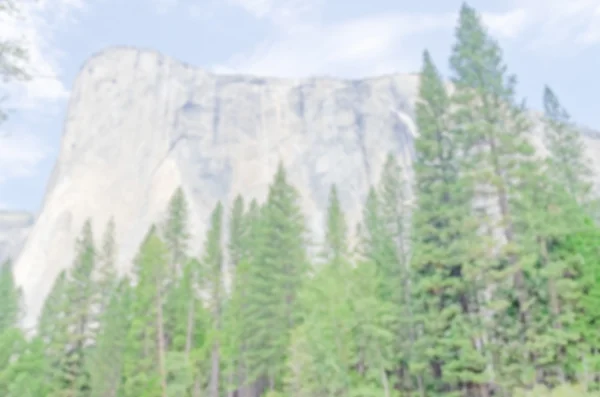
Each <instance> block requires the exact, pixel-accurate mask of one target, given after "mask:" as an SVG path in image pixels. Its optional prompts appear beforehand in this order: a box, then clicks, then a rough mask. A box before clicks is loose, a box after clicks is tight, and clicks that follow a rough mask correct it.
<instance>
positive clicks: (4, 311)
mask: <svg viewBox="0 0 600 397" xmlns="http://www.w3.org/2000/svg"><path fill="white" fill-rule="evenodd" d="M20 315H21V292H20V291H19V289H18V288H17V286H16V285H15V281H14V278H13V273H12V264H11V262H10V261H7V262H5V263H4V264H3V265H1V266H0V334H1V333H3V332H4V331H6V330H8V329H10V328H13V327H16V326H17V325H18V322H19V320H20Z"/></svg>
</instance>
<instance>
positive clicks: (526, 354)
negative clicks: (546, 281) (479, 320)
mask: <svg viewBox="0 0 600 397" xmlns="http://www.w3.org/2000/svg"><path fill="white" fill-rule="evenodd" d="M450 66H451V70H452V82H453V84H454V86H455V88H456V90H455V92H454V94H453V116H454V117H453V128H455V129H456V130H457V133H458V136H459V139H460V141H461V142H462V145H461V146H462V147H461V153H464V155H463V160H464V161H463V164H464V166H465V172H464V175H465V176H468V178H469V179H470V180H471V181H472V184H473V186H474V187H475V189H476V190H475V196H474V201H473V202H474V204H475V205H476V206H477V207H478V208H477V209H478V211H479V213H478V218H479V220H480V232H481V233H485V234H487V235H488V236H489V238H490V242H491V243H490V244H486V245H488V248H487V250H488V252H484V255H483V256H482V257H486V262H487V264H488V266H489V265H491V266H492V267H491V269H493V271H490V272H488V277H489V284H488V287H487V289H486V291H485V292H486V295H487V297H485V299H484V297H483V296H480V297H478V299H479V300H481V301H482V303H483V304H484V305H485V306H486V307H488V308H490V311H489V312H488V313H487V314H485V313H484V318H485V319H489V318H491V316H495V317H496V318H497V321H496V324H494V325H493V328H494V329H495V332H494V333H495V334H496V335H494V336H493V338H492V337H491V336H490V338H491V339H490V341H489V343H488V346H487V348H488V350H490V351H494V350H495V354H496V358H497V359H498V360H501V361H503V364H502V367H503V371H504V373H503V374H502V377H503V380H502V381H501V382H499V383H498V384H502V386H503V387H504V389H505V390H507V391H508V390H509V389H510V388H512V387H514V386H516V385H520V384H523V383H525V384H530V383H531V382H532V381H533V377H534V376H535V375H534V361H535V360H534V357H533V355H532V354H531V351H530V348H531V344H533V343H534V339H535V338H536V335H535V334H534V333H533V332H531V331H532V328H531V327H530V326H531V325H532V323H533V321H534V320H533V318H532V313H530V312H529V309H530V308H531V307H532V306H531V305H532V303H531V300H532V299H533V295H532V294H531V291H529V288H528V285H527V277H528V274H529V273H530V272H531V271H533V269H532V267H533V265H534V263H533V262H532V261H531V260H530V256H531V255H533V254H534V253H533V252H530V249H531V247H533V245H532V244H531V241H532V240H534V239H535V236H534V235H533V234H531V233H529V232H528V231H527V230H526V229H527V227H522V224H521V225H518V223H520V222H521V223H522V222H523V221H524V220H525V214H523V213H520V212H519V208H526V207H527V206H528V205H527V201H528V200H529V199H530V197H531V190H532V189H533V188H534V186H533V185H532V181H534V180H536V179H537V177H538V175H537V174H538V172H539V170H540V164H539V162H538V160H537V158H536V157H535V151H534V149H533V147H532V146H531V142H530V141H529V129H530V123H529V121H528V119H527V117H526V114H525V109H524V106H523V104H519V103H517V100H516V95H515V88H516V77H515V76H513V75H509V74H508V73H507V67H506V65H505V64H504V61H503V59H502V51H501V49H500V47H499V46H498V43H497V42H496V41H495V40H494V39H492V38H491V37H490V36H489V34H488V33H487V31H486V29H485V28H484V27H483V26H482V24H481V20H480V17H479V15H478V14H477V13H476V11H475V10H474V9H473V8H471V7H469V6H467V5H466V4H464V5H463V6H462V8H461V11H460V17H459V24H458V27H457V29H456V44H455V46H454V47H453V50H452V55H451V58H450ZM536 254H537V253H536ZM508 278H510V279H511V283H512V287H511V288H507V286H506V284H505V283H502V287H500V286H498V288H497V287H496V285H497V283H498V282H499V281H500V280H506V279H508ZM492 307H506V308H507V309H508V310H506V311H504V313H502V314H500V313H498V309H494V310H491V308H492ZM513 312H514V313H515V314H514V315H513ZM486 321H487V320H486ZM490 325H491V324H490ZM492 339H493V340H494V341H496V342H494V343H496V345H495V346H494V345H493V344H492V341H491V340H492ZM515 340H518V341H519V342H518V343H517V342H515ZM509 341H512V342H510V343H509ZM500 356H502V358H500Z"/></svg>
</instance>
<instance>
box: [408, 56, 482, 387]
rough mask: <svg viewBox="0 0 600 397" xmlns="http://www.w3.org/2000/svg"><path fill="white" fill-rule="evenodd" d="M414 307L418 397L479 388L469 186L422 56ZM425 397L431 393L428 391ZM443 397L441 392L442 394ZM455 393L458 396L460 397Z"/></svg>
mask: <svg viewBox="0 0 600 397" xmlns="http://www.w3.org/2000/svg"><path fill="white" fill-rule="evenodd" d="M416 121H417V125H418V128H419V137H418V138H417V139H416V141H415V148H416V151H417V159H416V162H415V164H414V172H415V195H416V206H415V211H414V214H413V230H412V235H413V237H412V241H413V250H412V251H413V257H412V261H411V268H412V271H413V274H412V275H411V278H412V280H413V291H412V295H413V305H414V310H415V316H416V317H415V321H416V324H419V328H420V329H421V333H420V335H419V338H418V340H417V342H416V343H415V346H414V348H415V352H414V354H413V357H411V359H410V366H411V370H412V372H413V373H414V374H415V375H417V380H418V387H419V389H420V394H421V395H423V394H424V393H425V390H424V387H425V386H427V387H428V388H429V389H430V393H431V394H432V395H441V394H443V393H447V395H455V394H457V393H462V392H463V389H467V390H469V389H474V390H472V391H470V392H471V393H473V392H476V389H477V388H480V389H481V392H480V395H482V396H483V395H485V386H484V385H482V381H483V379H482V378H481V375H482V374H483V372H484V370H485V363H483V362H482V352H481V351H476V350H475V346H476V345H477V344H478V342H479V341H478V340H476V332H477V331H476V329H474V325H475V324H473V323H472V321H471V320H470V316H471V314H472V312H473V311H474V310H477V308H475V307H473V306H474V304H475V302H476V300H475V299H474V294H475V293H476V289H475V287H476V286H477V284H478V281H477V274H476V269H475V266H476V263H475V258H476V257H477V252H476V251H473V248H472V247H474V246H475V247H476V246H477V244H478V240H477V238H476V236H475V230H474V227H473V225H472V224H471V223H470V220H471V217H470V213H471V208H470V205H469V200H470V194H471V192H470V186H469V184H468V182H467V181H465V180H464V179H463V177H462V173H461V171H462V169H461V161H460V157H459V153H460V150H459V144H460V142H459V141H458V140H457V137H456V136H455V135H454V131H453V128H452V124H451V120H450V98H449V96H448V94H447V93H446V89H445V87H444V83H443V81H442V78H441V76H440V75H439V73H438V71H437V69H436V68H435V66H434V64H433V61H432V59H431V57H430V55H429V53H428V52H427V51H425V53H424V54H423V69H422V72H421V85H420V90H419V101H418V103H417V107H416ZM428 395H429V394H428ZM444 395H446V394H444ZM459 395H460V394H459Z"/></svg>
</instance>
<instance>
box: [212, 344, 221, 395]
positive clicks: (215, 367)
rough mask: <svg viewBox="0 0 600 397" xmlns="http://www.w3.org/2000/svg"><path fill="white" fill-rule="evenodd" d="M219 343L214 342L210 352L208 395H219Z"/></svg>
mask: <svg viewBox="0 0 600 397" xmlns="http://www.w3.org/2000/svg"><path fill="white" fill-rule="evenodd" d="M219 356H220V355H219V343H218V342H216V343H215V345H214V346H213V349H212V353H211V369H210V386H209V396H210V397H219V378H220V376H221V374H220V372H221V371H220V369H221V368H220V357H219Z"/></svg>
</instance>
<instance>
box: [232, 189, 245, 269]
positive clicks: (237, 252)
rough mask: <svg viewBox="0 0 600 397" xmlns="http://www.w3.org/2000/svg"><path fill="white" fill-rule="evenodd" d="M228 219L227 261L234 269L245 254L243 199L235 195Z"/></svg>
mask: <svg viewBox="0 0 600 397" xmlns="http://www.w3.org/2000/svg"><path fill="white" fill-rule="evenodd" d="M229 219H230V221H229V261H230V263H231V267H232V270H233V269H235V268H236V267H237V265H238V263H240V261H241V260H242V258H244V256H245V255H246V252H245V247H244V239H245V238H246V237H247V229H248V226H247V225H246V222H245V219H244V199H243V198H242V196H239V195H238V196H237V197H236V198H235V201H234V202H233V208H232V209H231V216H230V218H229Z"/></svg>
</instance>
